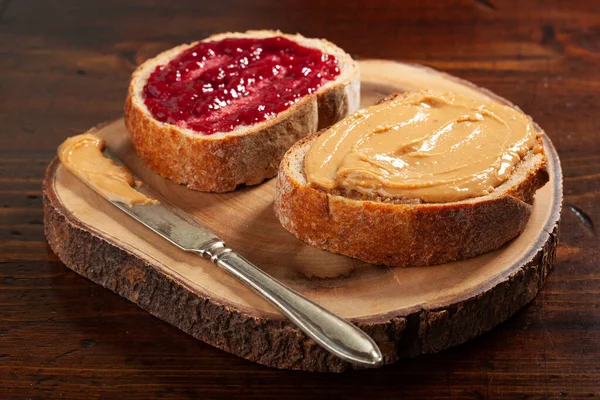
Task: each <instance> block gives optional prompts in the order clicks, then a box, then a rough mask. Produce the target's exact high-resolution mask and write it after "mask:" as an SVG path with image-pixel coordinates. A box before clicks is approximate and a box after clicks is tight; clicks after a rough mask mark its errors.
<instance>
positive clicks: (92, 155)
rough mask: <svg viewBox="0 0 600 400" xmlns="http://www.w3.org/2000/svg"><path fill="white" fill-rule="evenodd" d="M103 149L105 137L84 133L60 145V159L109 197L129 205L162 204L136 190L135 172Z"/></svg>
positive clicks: (78, 175) (93, 187) (99, 191)
mask: <svg viewBox="0 0 600 400" xmlns="http://www.w3.org/2000/svg"><path fill="white" fill-rule="evenodd" d="M103 149H104V140H102V138H100V137H99V136H96V135H94V134H91V133H83V134H81V135H77V136H73V137H70V138H68V139H67V140H65V141H64V142H63V143H62V144H61V145H60V147H59V148H58V158H60V161H61V162H62V164H63V165H64V166H65V167H66V168H67V169H68V170H69V171H71V172H72V173H73V174H74V175H75V176H77V177H78V178H79V179H81V180H82V181H84V182H85V183H86V184H87V185H89V186H90V187H92V189H94V190H95V191H96V192H98V193H100V194H101V195H102V196H103V197H105V198H107V199H108V200H112V201H120V202H121V203H125V204H127V205H128V206H133V205H137V204H156V203H158V201H157V200H155V199H152V198H150V197H148V196H146V195H144V194H142V193H140V192H138V191H137V190H135V189H134V188H133V186H134V185H135V182H134V179H133V175H131V172H129V170H128V169H127V168H126V167H124V166H120V165H117V164H115V163H114V161H113V160H111V159H109V158H106V157H105V156H104V154H102V150H103Z"/></svg>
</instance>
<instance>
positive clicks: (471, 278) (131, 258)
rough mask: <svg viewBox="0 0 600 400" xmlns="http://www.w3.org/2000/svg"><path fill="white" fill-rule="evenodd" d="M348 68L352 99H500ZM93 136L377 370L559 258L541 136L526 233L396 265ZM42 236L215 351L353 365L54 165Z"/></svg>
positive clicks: (481, 318)
mask: <svg viewBox="0 0 600 400" xmlns="http://www.w3.org/2000/svg"><path fill="white" fill-rule="evenodd" d="M359 64H360V70H361V106H363V107H366V106H370V105H372V104H374V103H375V102H377V101H378V100H379V99H380V98H381V96H382V93H383V94H384V95H389V94H392V93H397V92H404V91H408V90H423V89H425V88H427V89H430V90H440V91H450V92H455V93H463V94H465V95H467V96H471V97H473V98H476V99H484V101H494V100H495V101H498V102H501V103H506V100H504V99H501V98H497V96H494V95H493V94H492V93H489V92H487V91H485V90H482V89H480V88H477V87H475V86H473V85H472V84H469V83H468V82H465V81H461V80H459V79H457V78H454V77H452V76H450V75H448V74H445V73H440V72H438V71H436V70H434V69H431V68H425V67H423V66H421V65H416V64H404V63H399V62H391V61H387V60H366V61H359ZM508 104H510V103H508ZM93 132H94V133H95V134H97V135H99V136H100V137H102V138H103V139H104V140H105V142H106V146H107V147H108V148H109V149H110V151H111V152H112V153H113V154H115V155H117V156H118V157H119V158H120V159H121V160H123V162H124V163H125V165H126V166H127V167H128V168H129V169H131V170H132V171H133V172H134V174H135V175H136V176H137V177H138V178H139V179H141V180H142V182H144V183H145V184H146V185H147V186H146V188H147V189H149V190H152V192H151V193H150V194H151V196H152V197H155V198H158V199H159V200H160V201H161V202H163V203H164V202H169V203H171V204H174V205H176V206H178V207H180V208H181V209H183V210H184V211H186V212H187V213H188V214H189V215H191V216H192V217H193V218H195V219H196V220H198V221H200V222H201V223H202V224H204V225H205V226H207V227H208V228H209V229H211V230H212V231H214V232H215V233H217V235H218V236H219V237H220V238H222V239H223V240H224V241H225V243H227V244H228V245H229V246H231V247H232V248H233V249H235V250H236V251H238V252H239V253H240V254H242V255H243V256H244V257H245V258H247V259H249V260H251V261H252V262H254V263H256V264H257V265H258V266H259V267H260V268H261V269H262V270H263V271H266V272H267V273H268V274H270V275H271V276H274V277H275V278H276V279H277V280H279V281H281V282H283V283H284V284H286V285H287V286H289V287H291V288H292V289H294V290H296V291H298V292H300V293H302V294H303V295H305V296H307V297H308V298H310V299H312V300H314V301H316V302H317V303H318V304H320V305H322V306H324V307H325V308H327V309H328V310H331V311H333V312H334V313H336V314H337V315H339V316H341V317H343V318H346V319H349V320H351V321H352V322H354V323H355V324H357V325H358V326H359V327H360V328H361V329H363V330H364V331H365V332H367V333H369V334H370V335H371V337H372V338H373V339H374V340H375V341H376V342H377V344H378V345H379V348H380V349H381V352H382V354H383V362H384V364H391V363H394V362H396V361H397V360H398V359H399V358H406V357H414V356H416V355H419V354H421V353H435V352H438V351H441V350H444V349H446V348H448V347H451V346H455V345H457V344H461V343H463V342H465V341H466V340H469V339H471V338H473V337H475V336H477V335H480V334H482V333H485V332H486V331H488V330H489V329H491V328H492V327H494V326H496V325H498V324H499V323H501V322H504V321H505V320H506V319H507V318H508V317H510V316H511V315H512V314H513V313H515V312H516V311H517V310H518V309H520V308H521V307H522V306H524V305H525V304H526V303H529V302H530V301H531V300H532V299H533V298H534V297H535V296H536V295H537V293H538V291H539V289H540V288H541V287H542V285H543V284H544V282H545V280H546V277H547V276H548V273H549V272H550V270H551V269H552V267H553V266H554V261H555V259H556V247H557V244H558V240H557V239H558V231H559V226H558V225H559V218H560V211H561V205H562V172H561V170H560V162H559V160H558V156H557V154H556V151H555V149H554V147H553V146H552V144H551V142H550V141H549V140H548V138H547V137H546V136H544V138H543V141H544V148H545V152H546V158H547V160H548V161H547V170H548V175H549V182H548V183H547V184H546V185H544V187H543V188H541V189H539V190H538V191H537V192H536V194H535V201H534V203H533V210H532V212H531V217H530V218H529V221H528V222H527V226H526V227H525V230H524V231H523V233H521V234H520V235H519V236H518V237H517V238H516V239H514V240H512V241H511V242H510V243H508V244H507V245H505V246H503V247H502V248H500V249H498V250H496V251H493V252H490V253H487V254H482V255H480V256H478V257H474V258H470V259H466V260H461V261H457V262H453V263H445V264H441V265H436V266H431V267H428V268H426V267H422V268H402V267H386V266H376V265H370V264H367V263H364V262H360V261H359V260H356V259H352V258H350V257H345V256H342V255H338V254H333V253H330V252H328V251H323V250H321V249H318V248H315V247H312V246H309V245H306V244H304V243H302V242H301V241H299V240H298V239H297V238H296V237H294V236H293V235H291V234H290V233H289V232H287V231H286V230H285V229H283V227H282V226H281V225H280V223H279V220H278V219H277V218H276V217H275V213H274V211H273V198H274V193H275V183H276V182H275V179H271V180H269V181H268V182H264V183H263V184H261V185H255V186H249V187H244V188H239V189H238V190H235V191H233V192H230V193H222V194H218V193H201V192H196V191H191V190H189V189H187V188H186V187H184V186H182V185H177V184H174V183H173V182H171V181H169V180H168V179H165V178H162V177H160V176H159V175H157V174H155V173H153V172H152V170H151V169H150V168H149V167H148V166H146V165H145V164H144V162H143V161H142V160H141V159H140V158H139V156H138V155H137V154H136V152H135V151H134V150H133V146H132V144H131V142H130V139H129V134H128V132H127V129H126V127H125V124H124V121H123V120H122V119H119V120H117V121H114V122H111V123H109V124H105V125H103V126H101V127H99V128H94V129H93ZM514 217H515V216H514V215H513V216H512V218H514ZM499 218H502V217H499ZM44 230H45V235H46V238H47V240H48V243H49V244H50V247H51V248H52V250H53V251H54V252H55V254H56V255H57V256H58V257H59V259H60V260H61V261H63V262H64V263H65V264H66V265H67V267H69V268H70V269H72V270H74V271H75V272H77V273H79V274H81V275H83V276H85V277H87V278H89V279H90V280H92V281H93V282H95V283H97V284H99V285H101V286H103V287H106V288H108V289H110V290H112V291H114V292H116V293H118V294H119V295H121V296H123V297H125V298H126V299H128V300H130V301H132V302H134V303H135V304H137V305H139V306H140V307H141V308H143V309H145V310H147V311H149V312H150V313H152V314H153V315H155V316H157V317H159V318H160V319H162V320H164V321H167V322H169V323H170V324H172V325H174V326H176V327H179V328H180V329H181V330H183V331H184V332H186V333H189V334H190V335H192V336H194V337H196V338H198V339H200V340H202V341H204V342H206V343H209V344H212V345H213V346H215V347H217V348H220V349H223V350H225V351H228V352H230V353H233V354H235V355H238V356H240V357H243V358H246V359H249V360H251V361H255V362H258V363H260V364H264V365H267V366H271V367H276V368H282V369H292V370H304V371H319V372H342V371H345V370H347V369H350V368H352V366H351V365H350V364H348V363H345V362H342V361H341V360H340V359H338V358H337V357H332V356H331V355H330V354H328V353H327V352H325V351H323V350H322V349H320V348H319V347H318V346H316V344H315V342H314V341H312V340H308V338H307V337H306V336H305V335H303V334H302V332H300V331H299V330H298V329H296V327H294V326H293V325H292V324H290V323H289V322H288V321H286V320H285V319H284V318H282V316H281V315H280V313H279V312H277V311H276V310H275V309H274V308H273V307H272V306H271V305H270V304H268V303H267V302H266V301H264V300H263V299H262V298H260V297H259V296H257V295H255V294H253V293H252V292H251V291H250V290H249V289H248V288H246V287H245V286H244V285H243V284H241V283H240V282H239V281H237V280H235V279H232V278H231V277H229V276H228V275H227V274H226V273H224V272H223V271H221V270H220V269H219V268H217V267H216V266H215V265H213V264H212V263H211V262H210V261H209V260H205V259H202V258H199V257H198V256H197V255H194V254H190V253H186V252H184V251H181V250H179V249H177V248H176V247H175V246H173V245H172V244H169V243H167V242H166V241H165V240H162V239H161V238H159V237H157V235H156V234H154V233H153V232H151V231H150V230H148V229H145V228H144V227H143V226H142V225H141V224H139V223H138V222H136V221H134V220H132V219H131V218H127V217H126V216H125V215H123V214H122V212H120V211H119V210H118V209H116V208H115V207H114V206H113V205H111V204H110V203H108V202H107V201H105V200H104V199H103V198H102V197H101V196H100V195H98V194H97V193H95V192H94V191H93V190H92V189H90V188H88V187H87V186H86V185H85V184H84V183H82V182H81V181H79V179H77V178H76V177H75V176H74V175H73V174H71V173H70V172H68V171H67V170H66V169H65V168H64V166H63V165H62V164H61V163H60V162H59V161H58V160H57V159H55V160H53V162H52V163H51V166H50V167H49V168H48V170H47V172H46V177H45V179H44Z"/></svg>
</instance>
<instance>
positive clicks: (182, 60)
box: [144, 37, 340, 135]
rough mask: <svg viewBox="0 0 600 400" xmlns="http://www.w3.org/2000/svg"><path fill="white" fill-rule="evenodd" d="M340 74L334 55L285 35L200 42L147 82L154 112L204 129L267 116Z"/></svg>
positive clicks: (149, 103) (165, 119)
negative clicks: (302, 44) (304, 44)
mask: <svg viewBox="0 0 600 400" xmlns="http://www.w3.org/2000/svg"><path fill="white" fill-rule="evenodd" d="M339 74H340V70H339V68H338V65H337V60H336V58H335V57H334V56H333V55H330V54H326V53H323V52H321V51H319V50H316V49H311V48H308V47H304V46H300V45H299V44H298V43H296V42H294V41H291V40H289V39H286V38H283V37H271V38H266V39H223V40H220V41H216V42H199V43H197V44H196V45H194V46H193V47H191V48H189V49H187V50H186V51H184V52H183V53H181V54H180V55H179V56H177V57H176V58H174V59H173V60H171V61H170V62H169V63H168V64H167V65H163V66H158V67H157V68H156V70H155V71H154V72H152V74H151V75H150V77H149V78H148V81H147V83H146V85H145V86H144V103H145V104H146V107H148V110H149V111H150V113H151V114H152V116H153V117H154V118H156V119H157V120H159V121H161V122H166V123H169V124H173V125H177V126H179V127H181V128H187V129H191V130H194V131H196V132H201V133H204V134H209V135H210V134H213V133H215V132H230V131H232V130H234V129H236V128H237V127H238V126H241V125H252V124H255V123H257V122H261V121H265V120H268V119H269V118H272V117H273V116H275V115H277V114H278V113H280V112H282V111H284V110H286V109H288V108H289V107H291V106H292V105H293V104H294V103H296V102H297V101H298V100H300V99H301V98H302V97H304V96H306V95H308V94H311V93H314V92H315V91H316V90H317V89H318V88H319V87H321V86H322V85H324V84H325V83H327V82H328V81H332V80H334V79H335V77H336V76H338V75H339Z"/></svg>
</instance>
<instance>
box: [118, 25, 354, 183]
mask: <svg viewBox="0 0 600 400" xmlns="http://www.w3.org/2000/svg"><path fill="white" fill-rule="evenodd" d="M274 36H281V37H284V38H287V39H289V40H292V41H295V42H297V43H298V44H300V45H301V46H305V47H310V48H315V49H318V50H320V51H322V52H324V53H328V54H331V55H334V56H335V57H336V58H337V62H338V68H339V69H340V74H339V75H338V76H337V77H336V79H335V80H333V81H330V82H327V83H326V84H324V85H323V86H321V87H320V88H319V89H318V90H317V91H316V92H315V93H314V94H311V95H308V96H305V97H303V98H301V99H300V100H299V101H298V102H297V103H296V104H294V105H292V106H291V107H290V108H288V109H287V110H285V111H283V112H281V113H279V114H278V115H276V116H275V117H273V118H271V119H269V120H267V121H263V122H259V123H256V124H254V125H250V126H240V127H238V128H236V129H235V130H233V131H231V132H217V133H214V134H211V135H204V134H202V133H199V132H195V131H192V130H189V129H183V128H180V127H178V126H175V125H171V124H168V123H164V122H160V121H158V120H156V119H155V118H154V117H153V116H152V115H151V113H150V112H149V110H148V108H147V107H146V105H145V104H144V98H143V89H144V86H145V84H146V82H147V80H148V77H149V76H150V74H151V73H152V72H153V71H154V70H155V69H156V67H157V66H159V65H165V64H167V63H168V62H169V61H170V60H172V59H173V58H174V57H176V56H177V55H179V54H180V53H181V52H182V51H184V50H186V49H188V48H189V47H191V46H193V45H194V44H196V43H197V42H195V43H191V44H184V45H181V46H178V47H175V48H173V49H170V50H167V51H165V52H163V53H161V54H159V55H158V56H156V57H155V58H152V59H150V60H148V61H146V62H145V63H143V64H142V65H141V66H140V67H139V68H138V69H137V70H136V71H135V72H134V74H133V77H132V80H131V84H130V86H129V93H128V96H127V101H126V104H125V123H126V126H127V128H128V130H129V132H130V135H131V141H132V143H133V146H134V148H135V150H136V151H137V153H138V154H139V156H140V158H141V159H142V160H143V161H144V162H145V163H146V164H147V165H148V166H150V168H152V170H153V171H155V172H156V173H158V174H160V175H162V176H164V177H167V178H169V179H171V180H173V181H174V182H176V183H179V184H184V185H187V187H188V188H190V189H194V190H201V191H211V192H227V191H231V190H234V189H235V188H236V186H237V185H240V184H246V185H255V184H258V183H260V182H262V181H263V180H265V179H268V178H272V177H273V176H275V175H276V174H277V168H278V166H279V163H280V161H281V158H282V157H283V154H284V153H285V152H286V150H288V149H289V148H290V147H291V146H292V145H293V144H294V143H295V142H296V141H298V140H299V139H300V138H303V137H305V136H307V135H310V134H313V133H315V132H316V131H317V130H319V129H322V128H325V127H327V126H330V125H332V124H333V123H335V122H337V121H339V120H340V119H342V118H344V117H345V116H346V115H348V114H349V113H351V112H353V111H354V110H356V109H357V108H358V105H359V96H360V77H359V70H358V65H357V63H356V62H355V61H354V60H352V58H351V57H350V55H348V54H346V53H345V52H344V51H343V50H342V49H340V48H339V47H337V46H335V45H334V44H332V43H330V42H328V41H326V40H321V39H309V38H305V37H303V36H301V35H299V34H297V35H286V34H283V33H281V32H278V31H248V32H245V33H223V34H218V35H214V36H211V37H209V38H207V39H204V40H205V41H218V40H222V39H226V38H268V37H274Z"/></svg>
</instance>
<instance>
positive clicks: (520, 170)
mask: <svg viewBox="0 0 600 400" xmlns="http://www.w3.org/2000/svg"><path fill="white" fill-rule="evenodd" d="M393 98H394V95H392V96H390V97H388V98H386V99H384V100H383V101H387V100H390V99H393ZM542 134H543V132H541V131H540V132H538V137H537V140H538V141H539V142H538V143H539V144H540V146H541V145H542V144H541V135H542ZM318 136H319V134H318V133H317V134H316V135H311V136H310V137H307V138H304V139H302V140H300V141H299V142H298V143H296V144H295V145H294V146H293V147H292V148H291V149H290V150H289V151H288V152H287V153H286V154H285V156H284V157H283V160H282V162H281V166H280V168H279V174H278V178H277V188H276V194H275V203H274V208H275V214H276V215H277V217H278V218H279V221H280V222H281V224H282V225H283V227H284V228H285V229H287V230H288V231H290V232H291V233H293V234H294V235H295V236H296V237H298V238H299V239H300V240H302V241H304V242H306V243H308V244H311V245H313V246H316V247H319V248H322V249H326V250H329V251H332V252H334V253H341V254H344V255H347V256H350V257H355V258H357V259H359V260H362V261H365V262H368V263H372V264H383V265H389V266H402V267H405V266H425V265H435V264H442V263H446V262H450V261H454V260H460V259H465V258H470V257H474V256H477V255H479V254H482V253H486V252H488V251H491V250H495V249H497V248H499V247H501V246H502V245H503V244H504V243H506V242H507V241H509V240H511V239H513V238H514V237H516V236H517V235H519V234H520V233H521V232H522V231H523V229H524V228H525V225H526V224H527V221H528V219H529V217H530V215H531V212H532V208H533V206H532V204H533V196H534V194H535V191H536V190H537V189H538V188H540V187H542V186H543V185H544V184H545V183H546V182H547V181H548V173H547V171H546V158H545V155H544V153H543V152H537V153H535V152H534V151H530V152H529V153H527V154H526V155H525V156H524V157H523V158H522V160H521V161H520V162H519V163H518V164H517V166H516V167H515V170H514V172H513V174H512V175H511V177H510V178H509V179H508V180H507V181H505V182H504V183H502V184H501V185H500V186H498V187H497V188H496V189H495V190H494V191H493V192H492V193H490V194H488V195H485V196H481V197H475V198H470V199H466V200H461V201H456V202H447V203H421V202H419V200H417V199H413V200H412V201H411V200H409V201H406V200H404V201H401V200H391V199H381V198H376V199H366V198H361V196H360V195H359V194H356V193H345V194H342V193H332V192H327V191H323V190H321V189H317V188H313V187H312V186H310V185H309V183H308V182H307V180H306V175H305V172H304V158H305V155H306V152H307V151H308V150H309V148H310V147H311V146H312V144H313V142H314V141H315V139H316V138H317V137H318Z"/></svg>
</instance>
